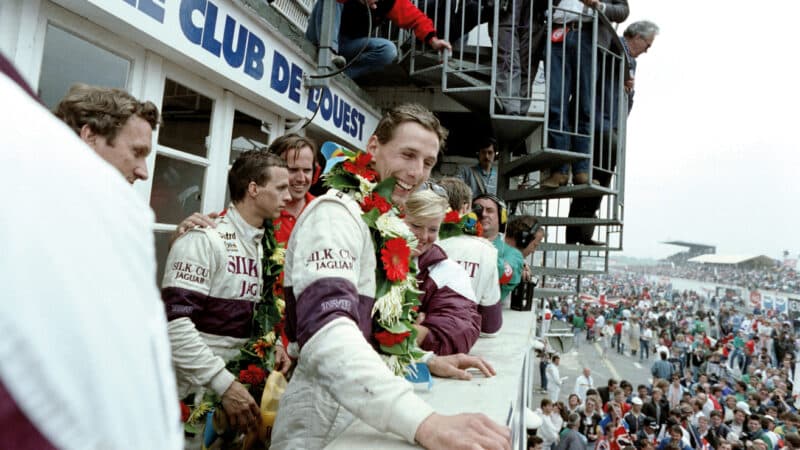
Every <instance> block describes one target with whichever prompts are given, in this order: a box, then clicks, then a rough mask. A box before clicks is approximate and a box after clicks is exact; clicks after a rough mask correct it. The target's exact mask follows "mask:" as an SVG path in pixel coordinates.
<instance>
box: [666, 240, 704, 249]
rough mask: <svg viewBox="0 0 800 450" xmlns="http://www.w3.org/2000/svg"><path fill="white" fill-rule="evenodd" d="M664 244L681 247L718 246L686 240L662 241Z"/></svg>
mask: <svg viewBox="0 0 800 450" xmlns="http://www.w3.org/2000/svg"><path fill="white" fill-rule="evenodd" d="M662 244H669V245H679V246H681V247H695V248H696V247H700V248H716V247H715V246H713V245H709V244H699V243H696V242H686V241H664V242H662Z"/></svg>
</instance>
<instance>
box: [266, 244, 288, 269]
mask: <svg viewBox="0 0 800 450" xmlns="http://www.w3.org/2000/svg"><path fill="white" fill-rule="evenodd" d="M285 258H286V249H285V248H283V247H281V246H278V247H276V248H275V251H274V252H272V256H270V258H269V260H270V261H272V262H274V263H275V264H280V265H283V261H284V259H285Z"/></svg>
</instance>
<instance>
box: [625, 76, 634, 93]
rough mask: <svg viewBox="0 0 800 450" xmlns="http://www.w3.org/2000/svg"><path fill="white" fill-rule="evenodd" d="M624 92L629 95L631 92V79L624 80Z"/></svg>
mask: <svg viewBox="0 0 800 450" xmlns="http://www.w3.org/2000/svg"><path fill="white" fill-rule="evenodd" d="M625 92H627V93H629V94H630V93H631V92H633V78H628V79H627V80H625Z"/></svg>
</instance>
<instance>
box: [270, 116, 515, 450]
mask: <svg viewBox="0 0 800 450" xmlns="http://www.w3.org/2000/svg"><path fill="white" fill-rule="evenodd" d="M446 134H447V132H446V131H445V130H444V129H443V128H442V127H441V125H440V124H439V121H438V119H436V117H435V116H434V115H433V114H432V113H431V112H430V111H428V110H427V109H425V108H424V107H422V106H419V105H400V106H397V107H395V108H393V109H391V110H389V111H388V112H387V113H386V114H385V115H384V117H383V118H382V119H381V120H380V122H379V123H378V127H377V129H376V130H375V133H374V134H373V135H372V136H371V137H370V139H369V141H368V143H367V151H368V152H369V153H371V154H372V156H373V159H374V167H373V168H374V170H375V172H377V174H378V177H379V178H380V179H381V180H386V179H389V178H394V179H395V180H396V181H397V183H396V185H395V188H394V191H393V192H392V201H393V202H394V203H395V204H404V203H405V202H406V200H407V199H408V197H409V195H410V194H411V193H412V192H414V191H416V190H417V188H418V187H419V186H420V185H421V184H422V183H423V182H424V181H426V180H427V178H428V176H429V175H430V172H431V169H432V168H433V166H434V164H435V163H436V160H437V157H438V154H439V150H440V148H441V147H442V144H443V142H444V139H445V137H446ZM361 215H362V211H361V207H360V206H359V204H358V203H357V202H356V200H355V199H353V197H352V196H351V194H350V193H348V192H343V191H339V190H337V189H331V190H329V191H328V193H326V194H325V195H323V196H321V197H318V198H317V199H315V200H314V201H313V202H312V203H311V204H310V205H309V206H308V207H306V209H305V211H304V212H303V214H301V216H300V218H299V219H298V221H297V225H296V227H295V230H294V232H293V233H292V237H291V238H290V240H289V247H288V250H287V253H286V264H285V266H284V268H285V271H286V272H285V277H286V278H285V280H284V288H285V291H286V332H287V335H288V336H289V339H290V340H291V341H292V344H290V346H289V352H290V354H291V355H292V356H294V357H297V358H298V361H297V367H296V369H295V372H294V376H293V377H292V380H291V382H290V383H289V386H288V387H287V389H286V392H285V393H284V395H283V397H282V398H281V404H280V408H279V410H278V411H279V413H278V417H277V419H276V422H275V427H274V429H273V435H272V445H271V448H272V449H273V450H282V449H296V448H324V447H325V446H326V445H328V444H329V443H331V442H332V441H333V440H334V439H335V438H336V437H337V436H338V435H340V434H341V433H342V432H343V431H344V430H345V428H347V426H349V425H350V423H351V422H352V421H353V419H354V418H355V417H357V418H359V419H361V420H362V421H364V422H365V423H367V424H369V425H370V426H372V427H373V428H375V429H376V430H378V431H380V432H391V433H393V434H396V435H398V436H401V437H403V438H405V439H406V440H407V441H409V442H410V443H414V442H418V443H420V444H421V445H422V446H424V447H426V448H433V449H439V448H442V449H443V448H455V447H459V446H462V447H466V446H468V445H471V446H472V448H510V430H509V429H508V428H505V427H501V426H499V425H497V424H495V423H494V422H493V421H491V420H490V419H489V418H488V417H486V416H484V415H481V414H477V415H476V414H460V415H456V416H443V415H439V414H436V413H435V412H434V411H433V409H432V408H431V407H430V406H429V405H428V404H427V403H425V402H424V401H423V400H422V399H420V398H419V397H417V395H416V394H414V392H413V388H412V387H411V385H410V384H409V383H408V382H406V381H405V380H404V379H402V378H401V377H398V376H395V375H394V373H393V372H392V371H391V370H389V368H388V367H387V366H386V364H385V363H384V361H383V360H382V359H381V357H380V356H379V355H378V353H377V352H376V351H375V350H374V349H373V347H372V345H371V344H370V339H372V334H373V333H372V326H373V320H372V315H371V311H372V307H373V304H374V303H375V292H376V279H375V269H376V265H377V260H376V255H375V245H374V243H373V240H372V237H371V231H370V228H369V227H368V226H367V224H366V223H365V222H364V221H363V220H362V218H361ZM320 258H325V259H326V260H327V262H328V263H327V264H312V263H310V261H317V262H319V259H320ZM428 366H429V368H430V370H431V372H432V373H433V374H434V375H439V376H445V377H457V378H461V379H469V378H470V375H469V374H468V373H467V372H466V371H465V369H466V368H468V367H478V368H479V369H480V370H481V371H482V372H483V373H484V374H486V375H487V376H491V375H493V374H494V371H493V370H492V369H491V367H489V366H488V365H487V364H486V363H485V362H484V361H483V360H482V359H480V358H476V357H470V356H466V355H463V354H458V355H451V356H443V357H440V356H433V357H432V358H431V359H430V360H429V361H428Z"/></svg>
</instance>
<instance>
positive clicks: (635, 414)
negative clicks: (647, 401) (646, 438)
mask: <svg viewBox="0 0 800 450" xmlns="http://www.w3.org/2000/svg"><path fill="white" fill-rule="evenodd" d="M642 405H644V402H643V401H642V399H640V398H639V397H633V398H632V399H631V410H630V411H628V414H625V417H623V419H622V420H623V421H624V422H625V424H626V428H627V429H628V432H629V433H630V435H631V437H633V439H634V440H635V439H636V436H637V435H638V434H639V431H641V429H642V428H643V427H644V419H645V415H644V414H642Z"/></svg>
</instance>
